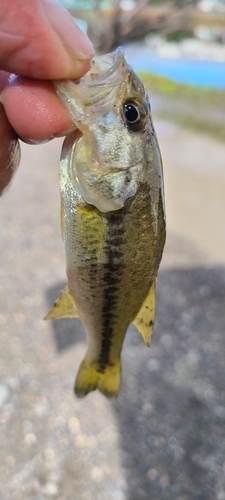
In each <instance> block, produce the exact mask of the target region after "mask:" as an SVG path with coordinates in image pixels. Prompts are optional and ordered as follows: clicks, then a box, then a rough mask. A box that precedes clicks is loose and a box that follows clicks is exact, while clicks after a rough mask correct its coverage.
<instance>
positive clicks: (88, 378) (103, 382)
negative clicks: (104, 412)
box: [75, 357, 121, 399]
mask: <svg viewBox="0 0 225 500" xmlns="http://www.w3.org/2000/svg"><path fill="white" fill-rule="evenodd" d="M120 372H121V369H120V359H118V360H117V361H116V363H114V364H113V366H106V368H105V369H104V371H102V370H101V369H100V366H99V365H97V364H96V363H91V362H90V361H89V360H88V358H87V357H85V358H84V360H83V362H82V363H81V366H80V368H79V371H78V375H77V378H76V383H75V394H76V396H77V397H78V398H83V397H84V396H86V395H87V394H88V393H89V392H91V391H95V389H99V391H100V392H102V394H104V396H106V398H108V399H114V398H116V396H117V394H118V392H119V389H120Z"/></svg>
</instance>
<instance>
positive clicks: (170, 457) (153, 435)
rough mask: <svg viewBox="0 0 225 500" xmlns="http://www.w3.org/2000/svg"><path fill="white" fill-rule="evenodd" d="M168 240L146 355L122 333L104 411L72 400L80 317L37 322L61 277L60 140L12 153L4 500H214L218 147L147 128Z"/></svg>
mask: <svg viewBox="0 0 225 500" xmlns="http://www.w3.org/2000/svg"><path fill="white" fill-rule="evenodd" d="M155 125H156V129H157V131H158V136H159V140H160V144H161V148H162V153H163V157H164V165H165V184H166V202H167V212H168V239H167V245H166V250H165V254H164V258H163V263H162V266H161V270H160V275H159V280H158V288H157V290H158V304H157V324H156V328H155V333H154V337H153V342H152V346H151V349H150V350H149V349H147V347H146V346H145V345H144V344H143V342H142V339H141V337H140V336H139V334H138V332H137V331H136V330H135V328H134V327H132V326H131V327H130V330H129V332H128V335H127V337H126V341H125V346H124V350H123V385H122V390H121V393H120V395H119V397H118V399H117V401H116V402H115V403H109V402H108V401H106V400H105V399H104V398H103V397H102V396H101V395H100V394H98V393H95V394H92V395H90V396H88V397H87V398H85V399H84V400H82V401H78V400H76V399H75V397H74V396H73V393H72V387H73V383H74V378H75V374H76V371H77V368H78V365H79V363H80V360H81V358H82V356H83V354H84V351H85V336H84V329H83V326H82V324H81V323H80V322H79V320H61V321H58V322H54V323H53V322H52V323H50V322H49V323H47V322H46V323H45V322H44V321H42V317H43V316H44V315H45V314H46V312H47V310H48V308H49V306H50V305H51V303H52V301H53V300H54V299H55V298H56V296H57V293H58V291H59V290H60V288H61V287H62V284H63V283H64V282H65V260H64V252H63V245H62V242H61V238H60V229H59V195H58V161H59V151H60V141H58V142H57V141H54V142H52V143H49V144H48V145H44V146H36V147H31V146H26V145H24V146H23V161H22V165H21V168H20V171H19V172H18V173H17V175H16V177H15V180H14V182H13V185H12V187H11V189H10V190H9V192H8V193H7V195H5V196H4V198H3V199H2V200H1V210H0V218H1V222H0V235H1V239H0V241H1V243H0V263H1V265H0V291H1V295H0V302H1V305H0V332H1V358H0V375H1V382H0V443H1V447H0V482H1V495H0V497H1V498H2V499H4V500H31V499H34V500H47V499H49V498H50V499H51V498H58V499H59V500H93V499H94V500H142V499H143V500H156V499H157V500H225V433H224V428H225V427H224V425H225V368H224V349H225V337H224V328H225V309H224V303H225V267H224V250H223V249H224V243H225V241H224V238H225V232H224V224H223V214H224V203H225V202H224V195H223V193H224V184H225V179H224V162H225V147H224V146H223V145H222V144H220V143H216V141H214V140H211V139H209V138H207V137H202V136H196V135H194V134H192V133H191V132H187V131H184V130H179V129H178V128H177V127H175V126H174V125H171V124H169V123H166V122H162V121H158V122H157V123H156V124H155Z"/></svg>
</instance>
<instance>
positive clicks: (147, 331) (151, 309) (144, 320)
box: [133, 283, 155, 347]
mask: <svg viewBox="0 0 225 500" xmlns="http://www.w3.org/2000/svg"><path fill="white" fill-rule="evenodd" d="M154 319H155V283H153V285H152V286H151V288H150V290H149V293H148V295H147V297H146V299H145V300H144V302H143V304H142V306H141V309H140V311H139V313H138V314H137V316H136V318H135V319H134V320H133V323H134V324H135V326H136V327H137V329H138V330H139V332H140V333H141V335H142V337H143V339H144V341H145V343H146V344H147V346H148V347H149V346H150V343H151V336H152V330H153V326H154Z"/></svg>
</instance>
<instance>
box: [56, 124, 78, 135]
mask: <svg viewBox="0 0 225 500" xmlns="http://www.w3.org/2000/svg"><path fill="white" fill-rule="evenodd" d="M76 129H77V127H76V125H71V127H68V128H67V129H66V130H63V131H62V132H58V133H57V134H54V135H53V136H52V137H54V138H57V137H64V135H68V134H70V133H71V132H74V131H75V130H76Z"/></svg>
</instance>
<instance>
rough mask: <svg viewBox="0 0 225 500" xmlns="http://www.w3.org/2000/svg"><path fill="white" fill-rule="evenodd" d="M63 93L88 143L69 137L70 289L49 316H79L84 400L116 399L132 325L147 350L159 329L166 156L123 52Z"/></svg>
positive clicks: (65, 189)
mask: <svg viewBox="0 0 225 500" xmlns="http://www.w3.org/2000/svg"><path fill="white" fill-rule="evenodd" d="M93 75H94V77H93ZM103 84H104V85H103ZM103 87H104V91H103ZM56 90H57V92H58V95H59V97H60V98H61V99H62V100H63V102H64V103H65V104H66V106H67V107H68V109H69V111H70V114H71V118H72V120H73V121H74V123H75V124H76V125H77V126H78V127H79V129H80V131H81V136H80V137H79V138H77V137H76V134H74V133H73V134H70V135H69V136H68V137H67V138H66V139H65V142H64V145H63V149H62V158H61V162H60V193H61V201H62V213H61V220H62V233H63V239H64V244H65V252H66V262H67V276H68V285H67V286H66V287H65V288H64V290H63V291H62V293H61V295H60V297H59V299H58V300H57V301H56V302H55V304H54V305H53V307H52V309H51V310H50V312H49V313H48V315H47V317H46V319H58V318H63V317H73V316H79V318H80V319H81V320H82V321H83V323H84V325H85V327H86V332H87V341H88V347H87V352H86V355H85V358H84V360H83V362H82V363H81V366H80V368H79V371H78V375H77V378H76V382H75V393H76V395H77V396H78V397H83V396H85V395H86V394H88V393H89V392H91V391H94V390H95V389H97V388H98V389H99V390H100V391H101V392H102V393H103V394H104V395H105V396H106V397H107V398H109V399H112V398H114V397H116V395H117V394H118V391H119V388H120V373H121V364H120V354H121V349H122V344H123V340H124V337H125V334H126V331H127V328H128V326H129V324H130V323H131V322H132V321H133V322H134V324H135V325H136V326H137V328H138V329H139V331H140V332H141V334H142V336H143V338H144V340H145V342H146V344H147V345H149V344H150V339H151V334H152V328H153V325H154V315H155V282H156V277H157V272H158V267H159V264H160V260H161V257H162V252H163V247H164V243H165V213H164V192H163V175H162V164H161V155H160V151H159V146H158V142H157V138H156V134H155V131H154V128H153V124H152V119H151V111H150V105H149V100H148V96H147V93H146V91H145V89H144V86H143V83H142V81H141V80H140V78H139V77H138V76H137V75H136V73H135V72H134V71H133V69H132V68H131V67H130V66H128V65H127V63H126V60H125V58H124V53H123V51H122V50H121V49H118V50H117V51H116V52H115V53H112V54H108V55H106V56H99V57H96V58H95V59H94V61H93V65H92V69H91V70H90V72H89V73H87V75H85V76H84V77H83V78H82V79H81V80H80V83H79V85H76V84H74V83H72V82H69V81H67V82H56ZM128 104H129V105H128ZM131 109H132V113H131V115H128V117H127V116H126V112H127V110H129V112H130V110H131ZM136 117H137V120H136ZM129 118H131V122H129ZM132 120H133V122H134V123H133V122H132Z"/></svg>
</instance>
